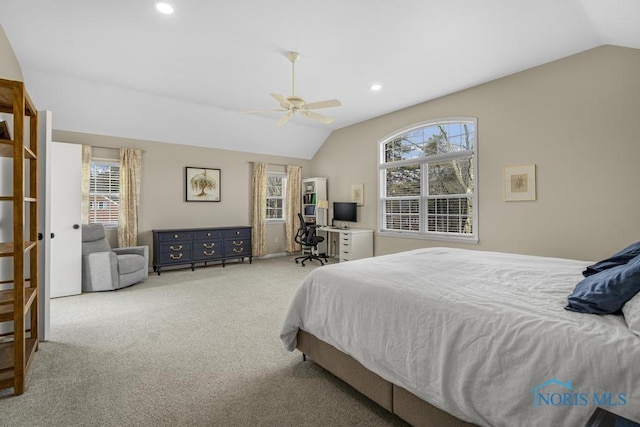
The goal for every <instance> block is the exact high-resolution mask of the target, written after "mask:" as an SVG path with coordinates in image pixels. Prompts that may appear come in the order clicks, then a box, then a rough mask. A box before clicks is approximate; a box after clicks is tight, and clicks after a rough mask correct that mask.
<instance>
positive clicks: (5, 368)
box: [0, 337, 38, 390]
mask: <svg viewBox="0 0 640 427" xmlns="http://www.w3.org/2000/svg"><path fill="white" fill-rule="evenodd" d="M37 350H38V339H37V338H35V337H34V338H27V339H26V340H25V361H26V363H25V367H24V372H25V374H26V373H27V372H29V366H30V365H31V360H32V359H33V355H34V354H35V352H36V351H37ZM7 355H8V356H7ZM14 371H15V366H14V363H13V342H8V343H2V344H0V390H2V389H5V388H11V387H13V386H14V381H13V379H14Z"/></svg>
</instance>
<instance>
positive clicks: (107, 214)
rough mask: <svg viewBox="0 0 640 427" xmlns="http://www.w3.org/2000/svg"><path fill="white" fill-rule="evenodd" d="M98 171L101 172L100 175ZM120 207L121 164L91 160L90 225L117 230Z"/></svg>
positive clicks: (113, 161)
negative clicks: (95, 224) (100, 225)
mask: <svg viewBox="0 0 640 427" xmlns="http://www.w3.org/2000/svg"><path fill="white" fill-rule="evenodd" d="M98 170H99V171H101V172H100V173H98ZM119 207H120V162H119V161H118V160H113V159H99V158H93V159H91V165H90V173H89V223H90V224H94V223H99V224H104V226H105V228H117V227H118V216H119Z"/></svg>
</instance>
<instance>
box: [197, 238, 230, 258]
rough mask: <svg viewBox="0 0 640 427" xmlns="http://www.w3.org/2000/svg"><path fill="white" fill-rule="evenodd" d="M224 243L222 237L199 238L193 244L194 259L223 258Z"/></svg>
mask: <svg viewBox="0 0 640 427" xmlns="http://www.w3.org/2000/svg"><path fill="white" fill-rule="evenodd" d="M223 255H224V244H223V240H222V239H217V240H197V241H195V242H194V244H193V259H197V260H200V261H206V260H208V259H217V258H222V256H223Z"/></svg>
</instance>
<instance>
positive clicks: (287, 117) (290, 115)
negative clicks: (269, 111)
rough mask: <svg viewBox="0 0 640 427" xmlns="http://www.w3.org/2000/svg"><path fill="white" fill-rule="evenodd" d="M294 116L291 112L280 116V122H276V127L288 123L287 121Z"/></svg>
mask: <svg viewBox="0 0 640 427" xmlns="http://www.w3.org/2000/svg"><path fill="white" fill-rule="evenodd" d="M294 114H295V113H294V112H293V111H289V112H288V113H287V114H285V115H284V116H282V118H280V120H278V123H276V126H282V125H283V124H285V123H287V122H288V121H289V119H290V118H291V117H293V115H294Z"/></svg>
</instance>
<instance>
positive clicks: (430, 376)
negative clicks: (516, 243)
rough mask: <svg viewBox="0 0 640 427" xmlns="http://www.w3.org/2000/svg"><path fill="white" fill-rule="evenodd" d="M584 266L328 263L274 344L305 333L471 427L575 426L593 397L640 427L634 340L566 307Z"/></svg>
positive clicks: (615, 322) (528, 259)
mask: <svg viewBox="0 0 640 427" xmlns="http://www.w3.org/2000/svg"><path fill="white" fill-rule="evenodd" d="M588 264H589V263H587V262H584V261H575V260H567V259H558V258H544V257H534V256H524V255H514V254H505V253H497V252H482V251H470V250H463V249H451V248H429V249H418V250H414V251H409V252H403V253H399V254H393V255H386V256H380V257H375V258H367V259H363V260H358V261H351V262H347V263H340V264H333V265H329V266H325V267H321V268H317V269H315V270H313V271H312V272H311V273H310V274H309V276H308V277H307V278H306V279H305V280H304V282H303V283H302V285H301V286H300V288H299V289H298V291H297V293H296V294H295V296H294V299H293V301H292V303H291V307H290V309H289V312H288V314H287V316H286V318H285V321H284V324H283V326H282V331H281V339H282V341H283V342H284V344H285V346H286V347H287V349H289V350H293V349H294V348H295V346H296V333H297V331H298V328H301V329H304V330H305V331H307V332H309V333H311V334H313V335H315V336H316V337H318V338H319V339H321V340H323V341H325V342H327V343H329V344H331V345H333V346H334V347H336V348H337V349H339V350H341V351H343V352H344V353H347V354H349V355H351V356H352V357H354V358H355V359H356V360H358V361H359V362H360V363H362V364H363V365H364V366H365V367H367V368H368V369H369V370H371V371H373V372H375V373H377V374H378V375H380V376H381V377H383V378H385V379H386V380H388V381H390V382H393V383H395V384H397V385H399V386H401V387H404V388H405V389H407V390H409V391H411V392H412V393H414V394H415V395H417V396H419V397H420V398H422V399H424V400H425V401H427V402H429V403H431V404H433V405H435V406H437V407H439V408H441V409H443V410H445V411H447V412H449V413H451V414H453V415H455V416H456V417H458V418H461V419H463V420H466V421H470V422H473V423H476V424H479V425H485V426H584V424H585V423H586V421H587V420H588V419H589V417H590V415H591V414H592V413H593V411H594V410H595V408H596V406H595V403H596V402H594V396H593V394H594V393H596V394H597V395H598V396H599V397H600V403H602V402H603V400H602V396H603V395H604V396H606V394H607V393H612V394H611V399H610V401H609V403H610V404H613V403H617V404H618V405H617V406H609V407H605V409H607V410H609V411H612V412H615V413H618V414H620V415H622V416H625V417H627V418H630V419H632V420H634V421H636V422H640V337H638V336H636V335H634V334H633V333H631V332H630V331H629V329H628V328H627V325H626V323H625V321H624V319H623V317H622V316H618V315H600V316H599V315H591V314H582V313H575V312H570V311H567V310H565V309H564V306H565V305H566V301H567V295H568V294H569V293H570V292H571V291H572V290H573V288H574V286H575V284H576V283H577V282H578V281H579V280H580V279H581V278H582V275H581V272H582V270H583V269H584V267H586V265H588ZM553 379H556V380H558V381H560V382H562V383H565V384H566V382H567V381H571V388H572V390H569V389H566V388H565V387H563V386H561V385H559V384H557V383H556V384H550V385H548V386H546V387H542V388H540V389H538V392H540V393H542V394H543V396H547V398H548V399H551V400H550V402H551V403H549V404H547V403H545V402H544V401H539V402H541V404H540V405H539V406H538V407H534V397H535V394H534V388H535V387H536V386H538V385H541V384H544V383H545V382H547V381H550V380H553ZM567 385H568V384H567ZM564 393H569V397H568V399H569V400H566V402H567V404H566V405H563V404H557V405H554V404H553V403H558V402H559V401H558V400H557V399H559V398H560V397H559V396H561V395H562V394H564ZM620 393H624V394H623V395H622V396H620V395H619V394H620ZM556 395H558V396H556ZM623 401H626V404H624V405H621V404H622V403H623Z"/></svg>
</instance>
